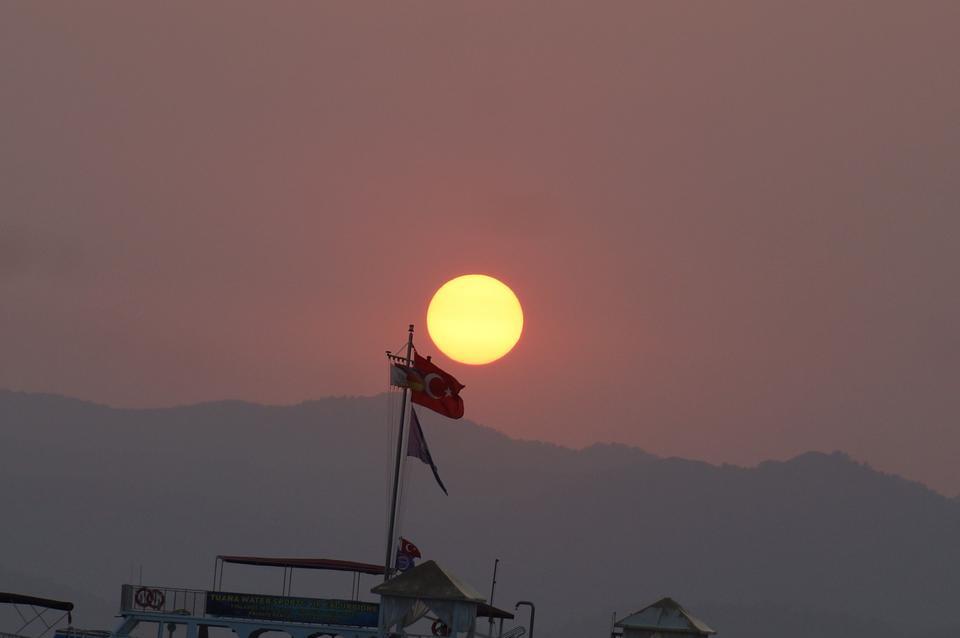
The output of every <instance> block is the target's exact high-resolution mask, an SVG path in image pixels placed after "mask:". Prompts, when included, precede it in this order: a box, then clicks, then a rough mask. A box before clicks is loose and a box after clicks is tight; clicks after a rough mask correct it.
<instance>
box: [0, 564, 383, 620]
mask: <svg viewBox="0 0 960 638" xmlns="http://www.w3.org/2000/svg"><path fill="white" fill-rule="evenodd" d="M380 569H381V572H380V573H383V571H382V570H383V568H382V567H381V568H380ZM0 603H5V604H7V605H30V606H32V607H46V608H47V609H59V610H60V611H73V603H70V602H66V601H64V600H53V599H51V598H37V597H36V596H25V595H23V594H10V593H6V592H0Z"/></svg>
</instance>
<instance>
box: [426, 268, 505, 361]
mask: <svg viewBox="0 0 960 638" xmlns="http://www.w3.org/2000/svg"><path fill="white" fill-rule="evenodd" d="M522 331H523V309H522V308H521V307H520V301H519V300H518V299H517V296H516V295H515V294H514V292H513V291H512V290H510V288H509V287H508V286H507V285H506V284H504V283H503V282H501V281H499V280H497V279H494V278H493V277H488V276H487V275H463V276H461V277H457V278H456V279H451V280H450V281H448V282H447V283H445V284H444V285H443V286H441V287H440V289H439V290H437V292H436V293H435V294H434V295H433V299H432V300H431V301H430V306H429V308H427V332H429V333H430V338H431V339H433V342H434V343H435V344H436V346H437V347H438V348H440V350H441V351H442V352H443V353H444V354H445V355H447V356H448V357H450V358H451V359H453V360H454V361H459V362H460V363H469V364H473V365H481V364H484V363H490V362H491V361H496V360H497V359H499V358H500V357H502V356H503V355H505V354H507V353H508V352H510V350H511V349H512V348H513V346H514V345H516V343H517V341H518V340H519V339H520V333H521V332H522Z"/></svg>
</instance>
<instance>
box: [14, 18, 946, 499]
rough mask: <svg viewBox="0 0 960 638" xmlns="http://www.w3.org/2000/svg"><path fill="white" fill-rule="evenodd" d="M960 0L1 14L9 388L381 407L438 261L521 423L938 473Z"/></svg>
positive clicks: (713, 454) (517, 430)
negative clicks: (487, 296) (487, 328)
mask: <svg viewBox="0 0 960 638" xmlns="http://www.w3.org/2000/svg"><path fill="white" fill-rule="evenodd" d="M957 60H960V4H958V3H956V2H954V1H952V0H951V1H947V2H861V3H835V2H824V3H821V4H820V6H819V8H815V7H814V3H776V2H768V1H763V2H756V3H660V4H653V3H632V2H631V3H626V2H624V3H608V4H597V3H576V4H574V3H568V2H549V3H529V2H527V3H472V4H465V3H447V2H437V3H425V2H404V3H381V4H378V5H373V4H366V3H294V2H289V3H281V2H270V3H256V4H253V3H238V2H206V3H195V2H181V3H176V2H164V3H155V4H153V5H150V6H147V5H145V4H142V3H123V2H115V3H110V4H103V3H94V2H84V3H55V4H54V3H35V2H4V3H2V4H0V295H2V306H0V387H7V388H10V389H18V390H28V391H46V392H57V393H63V394H68V395H72V396H77V397H81V398H85V399H92V400H96V401H101V402H107V403H110V404H113V405H124V406H158V405H171V404H179V403H185V402H194V401H204V400H213V399H222V398H242V399H248V400H252V401H266V402H296V401H300V400H303V399H308V398H312V397H319V396H325V395H338V394H373V393H377V392H381V391H383V390H384V389H385V384H386V368H385V364H384V360H383V351H384V350H385V349H387V348H396V347H398V346H400V345H401V344H402V343H403V341H404V338H405V328H406V325H407V323H409V322H414V323H416V324H418V326H419V327H420V331H419V332H418V339H417V342H418V344H419V346H420V349H421V350H422V351H424V352H425V353H429V352H431V351H433V348H432V347H431V346H430V344H429V340H428V338H427V335H426V331H425V329H424V328H425V326H424V317H425V313H426V306H427V302H428V301H429V297H430V295H431V294H432V292H433V291H434V290H435V289H436V288H437V287H438V286H439V285H440V284H442V283H443V282H444V281H445V280H446V279H448V278H450V277H452V276H455V275H459V274H463V273H469V272H482V273H487V274H491V275H494V276H497V277H499V278H501V279H503V280H504V281H506V282H507V283H508V284H510V285H511V286H512V287H513V288H514V289H515V290H516V292H517V294H518V295H519V297H520V300H521V302H522V303H523V305H524V308H525V311H526V327H525V333H524V336H523V338H522V339H521V341H520V344H519V345H518V346H517V348H516V349H515V351H514V352H513V353H512V354H511V355H510V356H508V357H507V358H506V359H504V360H502V361H501V362H498V363H496V364H494V365H490V366H487V367H482V368H470V367H467V366H463V365H459V364H455V363H452V362H449V361H448V360H446V359H444V358H442V357H438V361H439V362H441V364H444V363H446V364H448V365H447V367H448V369H449V370H450V371H451V372H453V373H454V374H456V375H457V376H458V377H459V378H460V380H461V381H462V382H464V383H465V384H466V385H467V388H466V390H464V392H463V396H464V399H465V401H466V409H467V416H468V417H469V418H472V419H474V420H477V421H479V422H481V423H484V424H487V425H490V426H492V427H495V428H497V429H500V430H502V431H504V432H507V433H509V434H511V435H513V436H518V437H524V438H538V439H544V440H551V441H557V442H560V443H563V444H567V445H574V446H581V445H585V444H589V443H591V442H593V441H622V442H626V443H630V444H635V445H638V446H640V447H643V448H645V449H647V450H649V451H652V452H656V453H660V454H668V455H682V456H688V457H692V458H703V459H708V460H711V461H728V462H735V463H755V462H757V461H759V460H762V459H766V458H772V457H776V458H779V457H784V456H787V455H791V454H794V453H797V452H801V451H804V450H808V449H820V450H833V449H843V450H846V451H848V452H850V453H851V454H853V455H854V456H855V457H856V458H858V459H861V460H864V461H868V462H870V463H871V464H873V465H874V466H876V467H879V468H881V469H884V470H888V471H893V472H897V473H901V474H903V475H905V476H907V477H909V478H914V479H919V480H923V481H925V482H927V483H928V484H930V485H931V486H933V487H936V488H937V489H940V490H942V491H944V492H946V493H948V494H955V493H958V492H960V465H958V464H957V463H956V459H957V456H958V453H960V420H958V416H960V392H958V385H960V384H958V381H960V336H958V331H957V327H958V323H960V299H958V294H957V292H958V285H957V279H958V273H960V251H958V250H957V242H958V237H960V209H958V202H960V180H958V175H960V82H958V79H957Z"/></svg>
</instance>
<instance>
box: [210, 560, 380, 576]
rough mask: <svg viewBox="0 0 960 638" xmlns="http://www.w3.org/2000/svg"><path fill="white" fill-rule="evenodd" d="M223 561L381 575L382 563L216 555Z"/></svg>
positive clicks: (238, 563)
mask: <svg viewBox="0 0 960 638" xmlns="http://www.w3.org/2000/svg"><path fill="white" fill-rule="evenodd" d="M217 558H218V559H219V560H221V561H223V562H224V563H234V564H237V565H259V566H261V567H283V568H290V569H325V570H329V571H337V572H355V573H360V574H372V575H374V576H376V575H382V574H383V565H374V564H373V563H358V562H355V561H352V560H335V559H332V558H268V557H265V556H217Z"/></svg>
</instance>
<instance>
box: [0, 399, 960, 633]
mask: <svg viewBox="0 0 960 638" xmlns="http://www.w3.org/2000/svg"><path fill="white" fill-rule="evenodd" d="M388 401H390V399H389V398H388V397H387V396H378V397H354V398H346V397H344V398H331V399H322V400H318V401H310V402H305V403H302V404H298V405H292V406H263V405H258V404H252V403H245V402H242V401H224V402H215V403H204V404H199V405H194V406H184V407H175V408H164V409H150V410H134V409H114V408H110V407H107V406H102V405H97V404H92V403H87V402H83V401H79V400H76V399H69V398H65V397H57V396H53V395H37V394H26V393H17V392H9V391H0V449H2V450H3V464H2V466H0V478H2V481H0V507H2V511H3V512H4V513H5V519H6V520H8V521H16V524H9V523H8V524H7V525H4V526H0V539H2V542H0V548H2V550H0V552H2V556H3V559H2V561H3V562H2V566H3V568H4V570H3V572H2V573H0V577H4V574H5V573H7V572H11V573H12V572H21V573H25V574H29V575H30V576H31V577H34V578H36V579H38V580H44V581H50V582H57V583H63V584H66V585H69V586H71V587H73V588H74V589H83V590H84V591H86V592H87V593H88V594H89V595H90V596H91V597H95V598H97V599H106V600H116V599H117V596H118V594H119V585H120V584H121V582H124V581H129V580H130V578H131V573H132V572H133V570H134V567H135V566H139V565H141V564H142V565H143V567H144V573H145V576H144V578H145V582H151V583H158V584H169V585H173V586H177V585H179V586H190V587H208V586H209V584H210V578H211V570H212V565H213V558H214V556H215V555H216V554H217V553H250V554H255V553H260V554H268V555H300V556H328V557H341V558H348V559H354V560H369V561H371V562H379V561H380V560H382V558H381V554H382V545H383V535H384V525H383V521H384V516H385V510H386V479H387V466H388V461H387V459H388V457H389V453H388V446H387V443H388V438H389V435H390V432H391V430H392V429H393V428H395V425H394V424H388V423H387V414H388V412H389V411H390V406H389V404H388ZM421 417H422V421H423V424H424V429H425V432H426V436H427V438H428V441H429V442H430V446H431V450H432V451H433V454H434V457H435V458H436V460H437V462H438V465H439V468H440V473H441V476H442V477H443V479H444V481H445V483H446V484H447V487H448V488H449V490H450V494H451V496H450V497H444V496H443V494H442V493H440V492H439V490H438V489H437V488H436V486H435V485H434V484H433V479H432V477H431V476H429V470H427V469H426V468H425V467H422V466H420V465H417V464H412V465H410V471H409V474H410V477H411V481H410V483H409V484H408V486H407V490H406V503H407V506H406V508H405V513H404V516H403V521H402V523H403V528H402V531H403V533H404V535H406V536H408V537H409V538H411V539H412V540H414V541H415V542H416V543H417V545H418V546H420V548H421V550H423V552H424V556H425V558H435V559H437V560H438V561H439V562H441V563H442V564H444V565H446V566H448V567H449V568H450V569H452V570H453V571H454V572H456V573H458V574H460V575H462V576H463V577H464V578H465V580H467V581H468V582H470V583H472V584H473V585H474V586H476V587H477V588H478V589H479V590H480V591H484V590H485V589H486V588H487V586H488V583H489V577H490V569H491V567H492V562H493V559H494V558H495V557H498V558H500V559H501V561H502V564H501V573H500V576H498V586H497V600H496V601H495V602H497V603H498V605H501V606H505V607H511V606H512V602H513V601H515V600H518V599H520V598H527V599H533V600H535V601H536V602H537V605H538V617H537V627H538V633H539V632H540V631H545V632H547V635H552V636H559V637H561V638H562V637H566V636H570V637H571V638H572V637H573V636H597V637H598V638H602V637H603V636H605V635H606V632H607V631H608V628H609V622H610V617H611V613H612V612H613V611H618V612H619V613H620V614H621V616H622V615H623V614H625V613H628V612H630V611H635V610H636V609H639V608H640V607H643V606H644V605H646V604H648V603H650V602H652V601H654V600H656V599H657V598H659V597H661V596H664V595H670V596H672V597H674V598H675V599H677V600H679V601H680V602H681V603H682V604H684V605H685V606H687V607H689V608H690V609H691V610H692V611H693V612H694V613H695V614H697V615H698V616H700V617H702V618H703V619H704V620H705V621H706V622H707V623H708V624H710V625H711V626H713V627H714V628H716V629H718V630H719V631H720V635H721V636H741V637H748V638H749V637H752V636H765V635H768V634H769V633H770V629H771V627H770V623H774V622H776V621H777V620H778V619H780V620H781V621H783V622H784V623H786V626H784V627H778V628H777V631H776V633H777V634H778V635H781V636H785V637H787V638H790V637H792V636H798V637H799V636H806V635H812V634H811V632H815V633H816V635H819V636H851V635H853V636H857V635H864V636H866V635H870V636H881V637H884V636H891V637H892V636H912V635H916V636H920V635H929V634H931V633H933V634H934V635H937V634H938V632H947V631H951V632H953V633H956V632H957V630H958V629H960V622H958V621H956V620H955V619H954V618H953V614H952V613H951V611H950V610H951V609H952V605H953V595H952V592H954V591H957V590H960V580H958V577H957V574H958V573H960V548H958V544H957V543H956V538H960V502H958V501H957V499H949V498H946V497H943V496H941V495H939V494H937V493H935V492H933V491H931V490H928V489H927V488H925V487H924V486H922V485H920V484H918V483H914V482H910V481H907V480H905V479H902V478H899V477H896V476H893V475H887V474H882V473H880V472H877V471H875V470H873V469H872V468H870V467H869V466H867V465H864V464H860V463H857V462H855V461H853V460H852V459H850V458H849V457H848V456H846V455H844V454H842V453H833V454H823V453H817V452H811V453H807V454H803V455H800V456H798V457H795V458H793V459H790V460H788V461H769V462H765V463H761V464H760V465H758V466H757V467H754V468H742V467H736V466H730V465H723V466H714V465H710V464H707V463H704V462H699V461H690V460H684V459H676V458H660V457H657V456H654V455H651V454H648V453H646V452H644V451H642V450H639V449H637V448H632V447H628V446H624V445H617V444H597V445H593V446H590V447H588V448H585V449H583V450H571V449H567V448H563V447H560V446H556V445H552V444H547V443H540V442H533V441H518V440H514V439H510V438H509V437H507V436H506V435H504V434H502V433H499V432H496V431H495V430H492V429H489V428H485V427H482V426H478V425H476V424H473V423H471V422H469V421H466V420H463V421H457V422H453V421H449V420H444V419H442V418H440V417H435V416H434V415H432V414H429V413H421ZM256 576H258V575H257V574H248V573H247V572H243V571H242V570H239V569H238V570H236V573H233V572H231V574H230V575H229V578H235V579H237V580H236V585H237V586H238V587H239V586H251V587H252V586H254V584H258V585H260V586H262V585H263V582H262V580H261V581H260V582H259V583H254V582H253V578H255V577H256ZM259 576H261V577H262V576H263V575H262V574H261V575H259ZM274 576H275V575H273V574H266V575H265V578H266V580H267V582H268V586H267V591H269V588H270V587H272V586H274V583H273V582H272V580H270V579H273V578H274ZM312 578H313V577H308V576H303V577H300V576H298V579H299V580H298V581H297V583H296V585H295V590H296V588H297V586H300V587H302V588H303V590H301V593H304V594H310V593H316V591H319V589H317V590H316V591H314V590H313V589H311V587H314V588H320V587H321V586H324V587H327V586H329V587H333V588H334V589H336V588H338V587H339V588H342V589H344V590H345V591H346V590H348V587H349V585H348V584H342V585H341V584H340V582H339V581H338V580H336V578H335V577H333V576H331V577H329V579H328V580H327V581H323V580H322V578H324V577H317V578H319V580H318V579H313V580H311V579H312ZM277 580H279V576H277ZM372 584H373V583H372V582H371V583H369V585H370V586H372ZM16 585H17V584H16V583H3V582H0V590H4V589H6V590H10V589H13V590H15V589H16ZM38 593H41V594H42V593H43V592H38ZM335 593H336V592H335ZM344 593H345V592H344ZM83 614H84V610H83V609H82V608H81V609H78V624H81V625H93V624H101V625H102V624H105V623H109V622H110V619H108V618H102V617H101V616H102V612H99V611H98V612H97V614H98V615H96V616H94V617H91V618H89V619H88V618H84V616H83Z"/></svg>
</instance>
